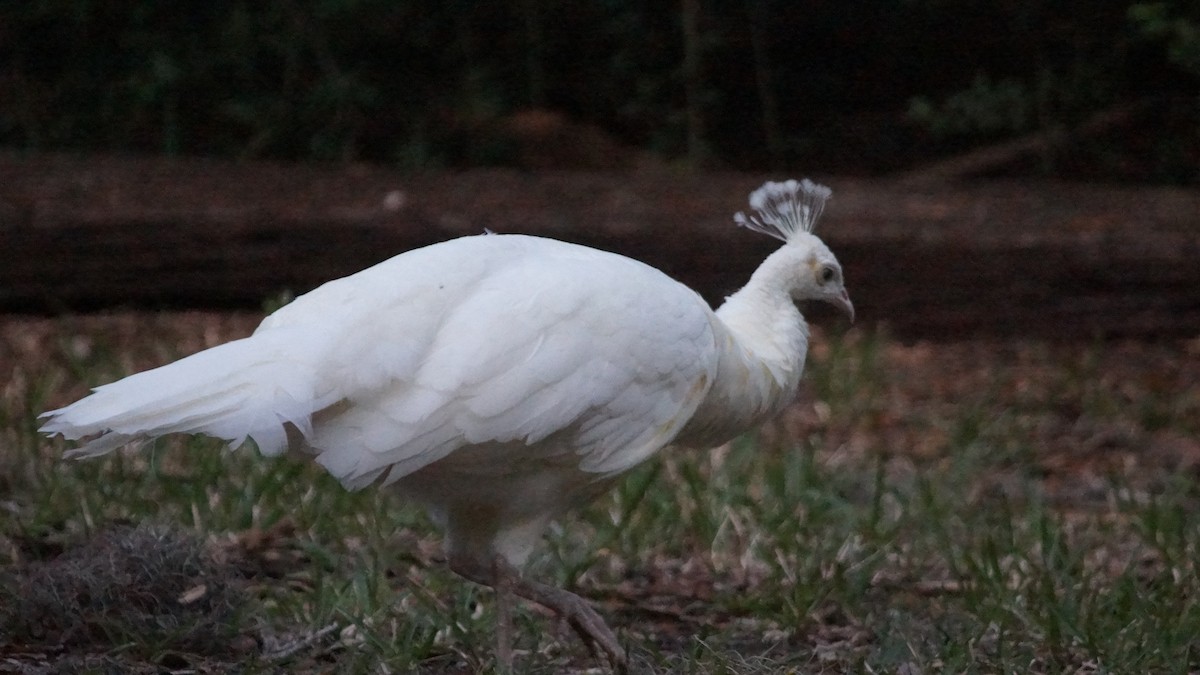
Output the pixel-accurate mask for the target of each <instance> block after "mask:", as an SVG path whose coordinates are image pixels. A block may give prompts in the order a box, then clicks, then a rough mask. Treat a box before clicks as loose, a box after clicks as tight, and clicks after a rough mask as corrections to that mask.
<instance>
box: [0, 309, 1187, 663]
mask: <svg viewBox="0 0 1200 675" xmlns="http://www.w3.org/2000/svg"><path fill="white" fill-rule="evenodd" d="M252 325H253V318H252V317H249V316H233V315H225V316H217V315H197V314H188V315H156V316H138V315H131V314H130V315H115V316H111V317H93V318H64V319H58V320H32V319H7V320H3V321H0V373H4V374H6V375H7V377H6V378H5V379H3V380H0V381H2V382H3V389H2V390H0V396H2V397H3V398H2V401H0V402H2V405H0V591H2V592H3V593H4V594H7V598H6V599H7V600H8V601H9V602H3V603H0V604H2V605H3V607H9V608H12V607H17V606H20V607H23V608H25V609H24V610H22V611H21V612H19V613H18V614H19V616H14V611H13V610H11V609H9V610H7V611H6V610H4V609H0V658H4V659H9V661H5V663H16V664H21V668H23V669H24V670H23V671H21V672H68V671H71V670H82V671H87V670H92V671H95V672H99V671H102V670H106V669H107V670H111V669H113V668H114V667H115V668H116V669H117V670H123V671H127V672H161V671H163V670H188V669H190V670H196V671H201V672H226V671H230V670H238V671H240V672H333V671H336V672H362V673H378V672H393V673H400V672H429V673H443V672H474V671H481V670H482V671H486V670H488V669H489V668H491V666H492V665H493V661H492V644H493V635H492V620H493V615H492V611H493V606H492V603H491V599H490V594H489V592H488V591H486V590H483V589H480V588H478V587H475V586H472V585H470V584H468V583H465V582H462V581H460V580H459V579H457V578H456V577H455V576H454V575H453V574H452V573H450V572H449V571H447V570H446V569H445V568H444V566H442V565H441V564H440V556H441V554H440V550H439V548H438V545H439V539H438V537H437V534H436V530H435V529H434V528H433V527H432V526H431V525H430V524H429V523H428V522H427V520H426V519H425V517H424V515H423V514H421V513H420V512H418V511H416V510H414V509H412V508H409V507H406V506H404V505H403V504H401V503H399V502H398V501H397V500H396V499H394V498H393V497H392V496H391V495H388V494H384V493H380V492H376V491H364V492H358V493H350V492H346V491H345V490H343V489H341V487H339V486H338V485H337V484H336V483H335V482H334V481H332V480H331V479H329V478H328V477H327V476H325V475H324V474H323V472H322V471H321V470H320V469H319V468H317V467H315V466H313V465H311V464H307V463H304V462H300V461H294V460H289V459H280V460H266V459H263V458H260V457H258V456H256V454H255V453H253V452H237V453H229V452H226V451H224V450H223V449H222V448H221V447H220V445H219V444H217V443H214V442H212V441H209V440H206V439H181V438H172V439H165V440H162V441H159V442H157V443H155V444H154V445H153V446H152V447H150V448H148V449H146V450H144V451H142V452H138V453H131V454H114V455H112V456H108V457H105V458H102V459H98V460H91V461H84V462H62V461H61V460H59V459H58V457H59V455H60V454H61V451H62V450H63V446H62V444H61V443H59V442H57V441H49V440H46V439H44V438H41V437H39V436H38V435H37V434H36V431H35V428H36V421H35V419H34V417H35V415H36V414H37V413H38V412H40V411H42V410H45V409H47V408H50V407H53V406H56V405H60V404H64V403H67V402H69V401H70V400H73V399H74V398H76V397H78V396H80V395H82V394H83V393H84V392H85V391H86V387H87V386H90V385H95V384H100V383H103V382H105V381H109V380H111V379H115V378H116V377H119V376H121V375H122V374H125V373H129V372H133V371H134V370H137V369H141V368H145V367H149V366H153V365H157V364H160V363H163V362H166V361H168V360H171V359H173V358H176V357H178V356H180V355H182V354H185V353H189V352H192V351H195V350H197V349H200V348H203V347H205V346H209V345H211V344H215V343H217V342H220V341H223V340H226V339H229V338H232V337H236V336H240V335H243V334H245V333H246V332H247V331H248V330H249V329H250V327H252ZM1197 351H1200V345H1197V344H1196V343H1167V344H1154V345H1147V344H1130V343H1096V344H1091V345H1083V346H1080V345H1055V344H1048V343H1031V342H1030V343H1027V342H1013V341H1007V342H994V341H970V342H962V343H954V344H923V343H919V344H908V345H906V344H902V343H900V342H898V341H896V340H893V339H890V338H889V337H888V336H887V334H886V333H884V332H872V331H865V332H863V331H858V330H855V331H852V332H849V333H846V334H840V335H818V338H817V340H816V342H815V344H814V347H813V350H812V353H811V354H810V364H809V372H808V375H807V380H806V389H805V392H804V395H803V397H802V401H801V402H800V403H799V404H798V405H797V406H796V407H795V408H794V409H793V410H791V411H789V412H788V413H786V414H785V415H784V416H783V417H782V418H781V419H779V420H777V421H776V422H775V423H773V424H771V425H768V427H766V428H764V429H763V430H761V431H760V432H758V433H757V434H754V435H751V436H748V437H745V438H742V439H739V440H738V441H736V442H734V443H732V444H730V445H729V446H727V447H723V448H718V449H714V450H710V451H704V452H672V453H667V454H665V455H664V456H663V457H661V458H659V459H658V460H657V461H655V462H652V463H650V464H648V465H646V466H643V467H641V468H639V469H638V470H636V471H635V472H633V473H632V474H631V475H630V476H629V477H628V478H627V479H626V480H625V481H624V482H623V483H621V484H620V486H619V487H618V488H617V489H615V490H614V491H613V492H612V493H611V494H610V495H609V496H607V497H605V498H603V499H601V500H600V501H598V502H597V503H595V504H594V505H592V506H591V507H590V508H588V509H587V510H586V511H585V512H583V513H581V514H579V515H578V517H575V518H572V519H569V520H567V521H565V522H564V523H562V526H561V527H560V528H556V529H555V530H554V531H552V532H551V533H549V535H548V537H547V545H546V547H545V552H544V554H542V555H541V556H539V557H537V558H536V560H535V561H534V563H533V565H532V568H531V570H530V572H531V574H534V575H537V576H539V577H541V578H544V579H547V580H550V581H554V582H555V583H561V584H565V585H568V586H571V587H573V588H575V589H576V590H577V591H579V592H581V593H582V594H584V595H585V596H587V597H589V598H590V599H591V600H592V601H593V602H594V603H595V604H596V605H597V606H598V607H599V608H600V610H601V611H602V613H604V614H605V615H606V616H607V617H608V619H609V621H610V623H611V624H613V625H614V627H617V628H618V630H619V631H620V632H621V634H622V638H623V640H624V642H625V643H626V644H627V645H629V647H630V650H631V657H632V661H633V663H634V664H635V667H634V670H635V671H645V672H681V673H755V672H761V673H768V672H772V673H773V672H781V671H782V672H795V673H823V672H828V673H841V672H907V673H932V672H953V673H959V672H966V673H972V672H980V673H985V672H986V673H993V672H1005V673H1008V672H1012V673H1025V672H1035V673H1037V672H1040V673H1092V672H1095V673H1129V672H1166V673H1171V672H1178V673H1187V672H1194V671H1197V670H1200V638H1198V637H1197V636H1200V579H1198V578H1197V570H1196V562H1195V561H1196V560H1197V555H1198V551H1197V548H1198V546H1200V523H1198V521H1197V519H1196V518H1195V517H1194V514H1195V513H1196V511H1197V504H1198V501H1200V489H1198V487H1197V481H1196V478H1197V475H1198V474H1197V471H1198V468H1200V441H1198V440H1197V439H1198V437H1200V391H1198V390H1197V388H1196V386H1195V384H1194V383H1195V382H1197V381H1200V358H1198V355H1197ZM131 524H134V525H138V527H131V526H130V525H131ZM147 532H151V533H154V534H153V536H149V539H147V537H148V535H147ZM171 533H176V535H177V536H176V535H172V534H171ZM97 541H117V542H118V543H120V542H126V543H127V542H129V541H134V542H141V543H138V544H137V545H134V546H130V545H125V548H124V549H121V546H117V548H118V549H121V550H126V549H129V550H134V551H137V550H144V549H145V547H147V546H152V545H153V544H152V543H150V544H147V543H145V542H147V541H150V542H154V541H165V542H166V544H164V545H166V546H169V547H174V548H171V549H170V550H171V551H174V552H175V553H176V554H178V555H175V557H172V556H168V555H163V556H157V557H150V558H145V557H142V558H137V559H136V560H135V561H134V563H136V564H134V563H130V562H128V559H125V558H122V559H121V560H122V561H124V562H122V563H121V564H117V563H112V564H108V565H107V566H105V565H100V566H96V565H92V566H91V567H87V566H86V565H76V566H75V567H72V568H71V569H72V570H74V572H73V573H74V574H77V575H78V574H87V575H91V576H89V577H87V578H86V583H87V584H90V585H85V586H84V587H85V588H87V589H90V590H88V591H87V592H86V593H82V592H80V591H78V590H77V588H78V587H74V586H66V585H63V586H58V585H55V584H54V583H52V580H53V579H55V578H57V577H56V576H55V575H61V574H63V571H62V570H63V569H64V567H63V562H62V561H63V560H86V559H87V555H88V553H87V552H88V551H91V550H93V549H94V547H95V546H96V542H97ZM189 542H192V543H189ZM197 542H198V543H197ZM89 546H91V547H93V548H88V547H89ZM188 546H192V547H193V548H188ZM104 550H108V551H110V552H111V550H112V548H111V547H110V548H109V549H104ZM106 555H111V553H109V554H106ZM72 556H74V557H72ZM180 556H182V557H180ZM180 559H182V560H189V561H196V560H200V561H201V562H203V563H204V564H199V563H197V564H196V565H193V566H191V567H187V569H188V570H189V571H188V576H187V578H186V579H182V580H181V579H179V578H178V577H179V575H178V574H174V575H173V576H172V575H169V574H166V573H165V572H166V571H169V570H166V569H164V570H162V571H163V572H164V574H160V575H157V576H156V575H155V574H149V575H148V576H137V575H134V576H135V577H136V578H137V579H138V581H137V583H136V584H134V585H132V586H131V585H128V584H127V585H126V586H120V583H121V582H122V580H124V581H125V582H128V581H129V579H130V578H131V577H130V574H132V572H128V571H127V572H124V573H123V574H124V576H123V577H121V576H120V575H119V574H114V576H112V578H109V577H106V576H105V574H110V573H111V571H112V570H121V569H140V570H143V571H148V572H154V571H155V570H156V569H158V568H156V567H155V565H158V566H160V567H167V566H169V568H170V571H173V570H177V569H178V568H179V566H180V564H179V563H176V562H170V561H176V560H180ZM105 560H108V558H105ZM156 561H157V562H156ZM131 564H132V565H133V567H130V565H131ZM56 565H57V567H56ZM122 565H125V567H122ZM80 570H83V572H80ZM106 570H107V571H106ZM168 578H169V579H170V580H171V583H173V584H175V585H167V583H166V581H165V580H166V579H168ZM160 579H163V580H164V581H162V582H161V584H160V583H159V580H160ZM64 583H65V582H64ZM105 584H108V585H111V586H114V587H120V588H125V589H126V590H125V591H124V592H126V593H133V591H132V590H129V589H140V591H141V592H142V593H143V594H157V595H158V596H160V597H158V598H157V601H156V602H155V603H150V604H149V605H146V606H147V607H151V608H152V609H153V608H157V609H154V610H153V611H157V612H158V613H159V614H158V615H153V616H151V617H150V618H151V619H154V617H155V616H157V617H158V618H157V619H154V621H156V623H153V626H159V627H163V626H165V627H167V629H164V630H157V629H156V630H157V632H155V630H150V629H148V628H146V625H147V624H144V623H135V624H129V623H126V624H121V623H120V622H121V620H122V619H120V618H119V617H116V618H114V616H113V614H112V613H111V612H109V613H106V612H107V611H109V610H111V609H112V606H113V602H110V603H109V605H107V606H105V607H104V608H98V606H97V605H96V601H95V598H93V597H92V596H102V595H104V593H100V592H99V591H96V590H95V589H97V588H106V587H107V586H105ZM46 588H55V589H67V590H60V591H58V592H55V593H45V592H42V593H35V592H33V590H34V589H46ZM180 588H183V589H184V591H183V592H182V594H181V593H180V590H179V589H180ZM70 589H76V590H70ZM197 589H201V590H197ZM218 591H219V595H215V594H217V593H218ZM81 593H82V594H81ZM188 593H191V595H192V596H196V594H197V593H199V596H197V597H200V598H205V599H207V600H214V598H215V600H214V601H213V602H207V600H206V602H183V601H182V600H181V598H185V597H190V596H188V595H187V594H188ZM67 596H70V597H67ZM193 600H194V598H193ZM19 603H25V604H23V605H22V604H19ZM31 603H32V604H31ZM55 603H59V604H58V605H56V604H55ZM89 603H91V604H89ZM126 604H136V603H126ZM117 605H118V606H123V605H121V603H119V602H118V603H117ZM56 607H57V608H58V611H59V612H60V614H61V613H63V612H68V611H69V613H70V614H71V615H72V616H75V615H78V617H79V618H78V621H80V622H82V623H83V625H85V626H87V627H88V630H74V632H71V633H70V635H72V636H73V637H71V638H70V639H69V640H68V639H66V638H64V633H63V631H61V630H60V631H58V632H55V630H50V629H49V628H47V626H49V627H50V628H53V627H54V626H55V625H57V624H54V622H52V621H49V620H44V621H42V622H41V623H39V622H38V621H32V620H30V619H29V617H30V616H35V615H36V611H45V612H54V611H55V609H56ZM64 608H66V609H64ZM35 610H36V611H35ZM102 610H104V611H102ZM146 611H147V612H149V611H151V610H146ZM213 612H219V613H218V614H214V613H213ZM214 617H217V618H218V619H219V622H218V621H217V619H214ZM145 619H146V617H145V616H139V620H142V621H144V620H145ZM168 619H169V620H168ZM189 622H191V623H189ZM214 622H217V623H219V625H217V623H214ZM70 625H71V626H75V624H70ZM129 625H134V626H135V627H136V630H132V629H129V628H128V626H129ZM39 626H41V628H39ZM200 629H206V630H208V631H209V632H208V633H207V634H206V636H207V639H201V638H202V637H204V636H200V637H198V633H197V631H198V630H200ZM517 630H518V646H519V649H520V650H521V652H520V654H519V663H520V664H521V667H522V670H523V671H526V672H532V673H555V672H570V671H584V670H587V669H588V668H592V667H594V666H595V665H596V662H595V661H594V660H593V659H591V658H590V657H589V655H588V654H587V653H586V651H585V650H584V649H583V648H582V647H581V646H580V645H579V644H577V642H576V641H575V640H574V638H573V636H572V635H571V634H570V632H569V631H567V630H564V629H563V628H562V627H561V626H557V625H556V623H555V622H554V621H553V620H551V619H549V618H547V617H546V616H544V615H543V613H542V612H541V611H540V610H538V609H537V608H534V607H529V606H526V607H522V608H521V610H520V611H519V613H518V616H517ZM147 636H150V637H147ZM180 636H185V637H186V639H182V638H181V637H180Z"/></svg>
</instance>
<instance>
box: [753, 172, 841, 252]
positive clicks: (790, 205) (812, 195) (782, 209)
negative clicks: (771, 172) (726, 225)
mask: <svg viewBox="0 0 1200 675" xmlns="http://www.w3.org/2000/svg"><path fill="white" fill-rule="evenodd" d="M832 194H833V190H830V189H829V188H827V187H825V186H824V185H818V184H816V183H814V182H812V181H811V180H809V179H807V178H805V179H804V180H801V181H796V180H787V181H783V182H782V183H776V182H773V181H767V182H766V183H763V185H762V187H760V188H758V189H757V190H755V191H754V192H751V193H750V209H751V210H752V211H753V212H752V213H751V214H750V215H748V216H747V215H746V214H745V213H743V212H741V211H738V212H737V213H736V214H735V215H734V216H733V222H735V223H737V224H738V225H741V226H742V227H745V228H749V229H751V230H754V231H755V232H761V233H763V234H767V235H770V236H772V237H775V238H776V239H779V240H782V241H784V242H791V241H793V240H794V239H795V238H796V235H797V234H799V233H801V232H807V233H812V231H813V227H814V226H815V225H816V224H817V219H818V218H820V217H821V211H822V210H824V208H825V201H826V200H828V199H829V196H830V195H832Z"/></svg>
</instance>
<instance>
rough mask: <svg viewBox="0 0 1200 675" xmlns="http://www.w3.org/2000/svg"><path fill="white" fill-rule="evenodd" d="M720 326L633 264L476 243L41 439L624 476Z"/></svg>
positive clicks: (419, 255)
mask: <svg viewBox="0 0 1200 675" xmlns="http://www.w3.org/2000/svg"><path fill="white" fill-rule="evenodd" d="M713 320H714V319H713V315H712V312H711V311H710V310H709V309H708V307H707V305H706V304H705V303H704V302H703V300H702V299H701V298H700V297H699V296H698V295H696V294H695V293H694V292H693V291H691V290H689V289H687V288H686V287H685V286H683V285H681V284H679V283H677V282H675V281H673V280H671V279H670V278H668V277H666V276H665V275H663V274H662V273H660V272H658V271H657V270H654V269H653V268H651V267H648V266H646V265H643V264H641V263H638V262H636V261H633V260H630V259H628V258H624V257H621V256H616V255H612V254H607V253H602V252H599V251H595V250H593V249H588V248H584V247H579V246H573V245H570V244H564V243H561V242H556V241H553V240H548V239H539V238H535V237H524V236H497V235H489V236H480V237H468V238H463V239H457V240H454V241H451V242H446V243H444V244H439V245H436V246H431V247H427V248H424V249H418V250H416V251H412V252H409V253H406V254H403V255H400V256H397V257H395V258H393V259H391V260H389V261H386V262H384V263H381V264H379V265H376V266H375V267H373V268H370V269H368V270H364V271H363V272H360V273H358V274H355V275H352V276H350V277H346V278H344V279H340V280H338V281H334V282H331V283H329V284H326V285H325V286H322V287H320V288H318V289H316V290H314V291H312V292H311V293H308V294H306V295H304V296H302V297H301V298H298V299H297V300H296V301H295V302H293V303H292V304H291V305H288V306H286V307H284V308H283V309H281V310H280V311H278V312H276V313H275V314H274V315H272V316H270V317H268V318H267V319H266V320H265V321H264V322H263V324H262V325H261V326H260V327H259V329H258V331H256V332H255V334H254V335H253V336H251V337H250V338H247V339H246V340H242V341H237V342H234V343H230V344H229V345H223V346H222V347H218V348H215V349H213V350H208V351H206V352H201V353H200V354H196V355H194V356H192V357H188V358H187V359H183V360H181V361H179V362H177V363H174V364H171V365H168V366H164V367H163V368H159V369H156V370H154V371H148V372H146V373H141V374H138V375H134V376H131V377H130V378H126V379H125V380H122V381H120V382H117V383H114V384H111V385H107V386H106V387H102V388H100V389H98V390H97V392H96V394H94V395H93V396H91V397H88V398H86V399H84V400H83V401H80V402H78V403H76V404H74V405H72V406H69V407H67V408H64V409H62V410H59V411H54V412H52V413H48V415H49V416H50V418H51V419H50V421H49V422H48V423H47V424H46V426H45V427H44V430H46V431H49V432H61V433H64V435H66V436H67V437H68V438H80V437H82V436H87V435H91V434H96V433H101V434H104V435H102V436H101V437H99V438H97V439H94V440H92V441H91V442H90V443H89V444H88V445H86V446H84V448H82V449H81V450H82V451H83V452H90V453H93V454H94V453H98V452H105V451H108V450H111V449H112V448H114V447H117V446H119V445H120V444H122V443H124V442H127V441H129V440H132V439H137V438H141V437H147V436H155V435H161V434H164V433H171V432H186V433H197V432H198V433H208V434H210V435H215V436H219V437H221V438H225V439H226V440H229V441H231V442H234V443H240V442H241V441H242V440H244V439H245V438H246V437H247V436H249V437H251V438H253V439H254V440H255V441H256V443H257V444H258V445H259V448H260V449H261V450H262V451H263V452H265V453H268V454H270V453H276V452H281V451H282V450H283V449H284V447H285V445H286V443H285V442H284V424H285V423H290V424H292V425H294V426H295V427H296V428H297V429H298V430H299V431H300V433H301V434H302V435H303V436H304V438H305V444H306V445H307V446H308V447H309V448H311V449H312V450H313V451H314V452H316V454H317V460H318V461H319V462H320V463H321V464H323V465H324V466H325V467H326V468H327V469H328V470H329V471H330V472H331V473H332V474H333V475H335V476H336V477H338V478H339V479H340V480H342V481H343V482H344V483H346V484H347V485H350V486H360V485H364V484H367V483H369V482H371V481H373V480H375V479H377V478H378V477H379V476H380V475H382V474H383V473H384V472H385V471H386V472H388V474H387V480H388V481H389V482H390V481H393V480H396V479H398V478H399V477H401V476H403V475H405V474H408V473H411V472H413V471H416V470H417V469H419V468H421V467H423V466H426V465H428V464H430V463H432V462H434V461H437V460H439V459H442V458H444V457H447V456H448V455H450V454H451V453H453V452H454V451H455V450H457V449H459V448H463V447H466V446H476V445H487V446H488V447H489V448H490V447H495V448H496V449H497V450H496V452H502V453H519V455H520V456H512V457H509V456H505V457H496V458H495V461H496V462H499V463H503V462H525V461H537V460H538V459H549V458H550V457H554V456H559V455H565V454H568V453H575V455H576V457H575V459H574V463H577V464H578V466H579V467H580V468H582V469H583V470H585V471H588V472H594V473H597V474H610V473H616V472H620V471H623V470H625V469H627V468H629V467H631V466H633V465H635V464H637V463H638V462H641V461H642V460H644V459H646V458H647V457H648V456H650V455H651V454H653V453H654V452H655V451H657V450H658V449H659V448H661V447H662V446H663V445H665V444H667V443H669V442H670V440H671V439H672V438H673V437H674V435H675V434H676V433H677V432H678V431H679V429H680V428H681V427H682V425H683V424H684V423H685V422H686V421H687V420H688V419H689V418H690V417H691V415H692V413H693V412H694V411H695V408H696V406H697V405H698V403H699V401H700V400H701V398H703V396H704V394H705V393H706V392H707V390H708V387H709V386H710V384H711V382H712V379H713V375H714V373H715V369H716V365H717V364H716V350H715V347H714V344H713V329H712V321H713ZM235 345H240V346H235ZM220 350H224V353H222V352H221V351H220ZM165 389H171V391H170V392H169V393H170V395H169V396H165V397H164V396H162V395H161V394H162V392H163V391H164V390H165ZM559 459H561V457H560V458H559Z"/></svg>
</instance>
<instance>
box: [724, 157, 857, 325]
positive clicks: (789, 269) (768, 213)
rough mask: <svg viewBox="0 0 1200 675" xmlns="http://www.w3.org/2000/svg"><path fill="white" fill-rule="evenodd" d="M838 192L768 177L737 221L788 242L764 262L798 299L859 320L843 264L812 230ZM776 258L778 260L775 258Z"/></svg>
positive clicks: (814, 185) (794, 297)
mask: <svg viewBox="0 0 1200 675" xmlns="http://www.w3.org/2000/svg"><path fill="white" fill-rule="evenodd" d="M831 194H833V191H832V190H830V189H829V188H827V187H825V186H824V185H818V184H816V183H814V182H812V181H811V180H808V179H807V178H805V179H804V180H801V181H795V180H788V181H784V182H782V183H776V182H771V181H768V182H766V183H763V185H762V187H760V188H758V189H757V190H755V191H754V192H751V193H750V209H751V211H752V213H751V214H750V215H748V216H747V215H746V214H745V213H742V212H738V213H737V214H736V215H734V217H733V220H734V222H736V223H737V224H738V225H741V226H742V227H746V228H749V229H751V230H754V231H755V232H761V233H763V234H767V235H770V236H772V237H775V238H776V239H779V240H781V241H783V242H784V243H785V244H786V245H785V246H784V247H783V248H782V249H780V250H779V251H778V252H777V253H776V254H775V255H773V256H771V259H768V260H769V261H770V262H772V263H774V264H772V265H770V266H767V265H764V267H766V268H767V269H769V270H771V272H769V273H771V274H775V275H778V280H779V283H781V284H782V285H783V286H784V288H785V289H786V291H787V292H788V293H789V294H790V295H791V297H792V299H793V300H797V301H800V300H820V301H823V302H828V303H830V304H832V305H833V306H835V307H837V308H838V309H841V310H842V311H843V312H845V313H846V314H847V315H848V316H849V317H850V321H851V322H853V321H854V304H853V303H852V302H850V294H849V293H847V292H846V286H845V282H844V280H843V278H842V266H841V264H840V263H838V261H837V258H836V257H834V255H833V252H832V251H830V250H829V247H828V246H826V245H825V242H823V241H821V240H820V239H818V238H817V236H816V235H814V234H813V228H814V226H816V224H817V219H818V218H820V217H821V211H822V210H823V209H824V208H825V201H826V200H828V199H829V196H830V195H831ZM772 259H773V260H772Z"/></svg>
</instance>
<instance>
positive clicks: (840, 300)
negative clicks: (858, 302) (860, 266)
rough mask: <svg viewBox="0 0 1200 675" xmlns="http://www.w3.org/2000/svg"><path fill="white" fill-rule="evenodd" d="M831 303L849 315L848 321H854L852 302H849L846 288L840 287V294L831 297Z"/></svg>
mask: <svg viewBox="0 0 1200 675" xmlns="http://www.w3.org/2000/svg"><path fill="white" fill-rule="evenodd" d="M833 304H834V305H835V306H836V307H837V308H838V309H840V310H842V311H843V312H845V313H846V316H848V317H850V323H854V303H853V302H850V294H849V293H847V292H846V289H844V288H843V289H842V294H841V295H839V296H838V297H836V298H834V299H833Z"/></svg>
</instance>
